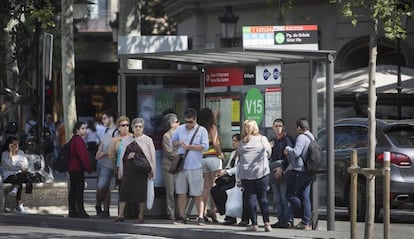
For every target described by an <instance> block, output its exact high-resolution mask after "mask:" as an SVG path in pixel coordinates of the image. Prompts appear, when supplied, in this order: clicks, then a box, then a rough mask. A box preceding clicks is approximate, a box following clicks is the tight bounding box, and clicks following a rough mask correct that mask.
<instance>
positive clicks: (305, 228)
mask: <svg viewBox="0 0 414 239" xmlns="http://www.w3.org/2000/svg"><path fill="white" fill-rule="evenodd" d="M295 228H296V229H299V230H310V229H311V227H310V226H309V225H306V224H305V223H303V222H299V224H298V225H296V226H295Z"/></svg>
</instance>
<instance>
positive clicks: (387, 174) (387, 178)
mask: <svg viewBox="0 0 414 239" xmlns="http://www.w3.org/2000/svg"><path fill="white" fill-rule="evenodd" d="M390 157H391V156H390V152H384V165H383V173H384V195H383V198H384V200H383V202H384V203H383V208H384V216H383V217H384V218H383V222H384V239H389V238H390V170H391V169H390Z"/></svg>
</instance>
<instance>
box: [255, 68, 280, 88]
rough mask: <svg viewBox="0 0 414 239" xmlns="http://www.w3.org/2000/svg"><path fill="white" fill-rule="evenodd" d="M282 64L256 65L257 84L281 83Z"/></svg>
mask: <svg viewBox="0 0 414 239" xmlns="http://www.w3.org/2000/svg"><path fill="white" fill-rule="evenodd" d="M281 72H282V70H281V65H280V64H273V65H262V66H256V85H277V84H281V83H282V80H281V78H282V77H281Z"/></svg>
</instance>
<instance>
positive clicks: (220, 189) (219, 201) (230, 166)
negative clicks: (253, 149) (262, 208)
mask: <svg viewBox="0 0 414 239" xmlns="http://www.w3.org/2000/svg"><path fill="white" fill-rule="evenodd" d="M240 140H241V137H240V134H234V135H233V136H232V148H233V151H232V152H231V154H230V160H229V161H228V162H227V166H226V167H225V168H224V169H221V170H218V171H217V172H216V175H217V179H216V185H214V187H212V188H211V191H210V192H211V196H212V198H213V200H214V202H215V205H216V207H217V211H218V213H220V215H224V214H225V213H226V201H227V193H226V190H228V189H230V188H233V187H234V186H236V175H235V174H236V166H237V163H238V162H239V155H238V154H237V148H238V147H239V143H240ZM236 223H237V219H236V218H234V217H230V216H226V217H225V218H224V222H223V223H222V224H223V225H233V224H236ZM247 224H249V215H248V213H247V207H246V203H243V214H242V220H241V222H240V223H239V225H241V226H246V225H247Z"/></svg>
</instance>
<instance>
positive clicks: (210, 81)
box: [205, 67, 243, 87]
mask: <svg viewBox="0 0 414 239" xmlns="http://www.w3.org/2000/svg"><path fill="white" fill-rule="evenodd" d="M205 85H206V87H213V86H233V85H243V68H241V67H233V68H210V69H207V71H206V82H205Z"/></svg>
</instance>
